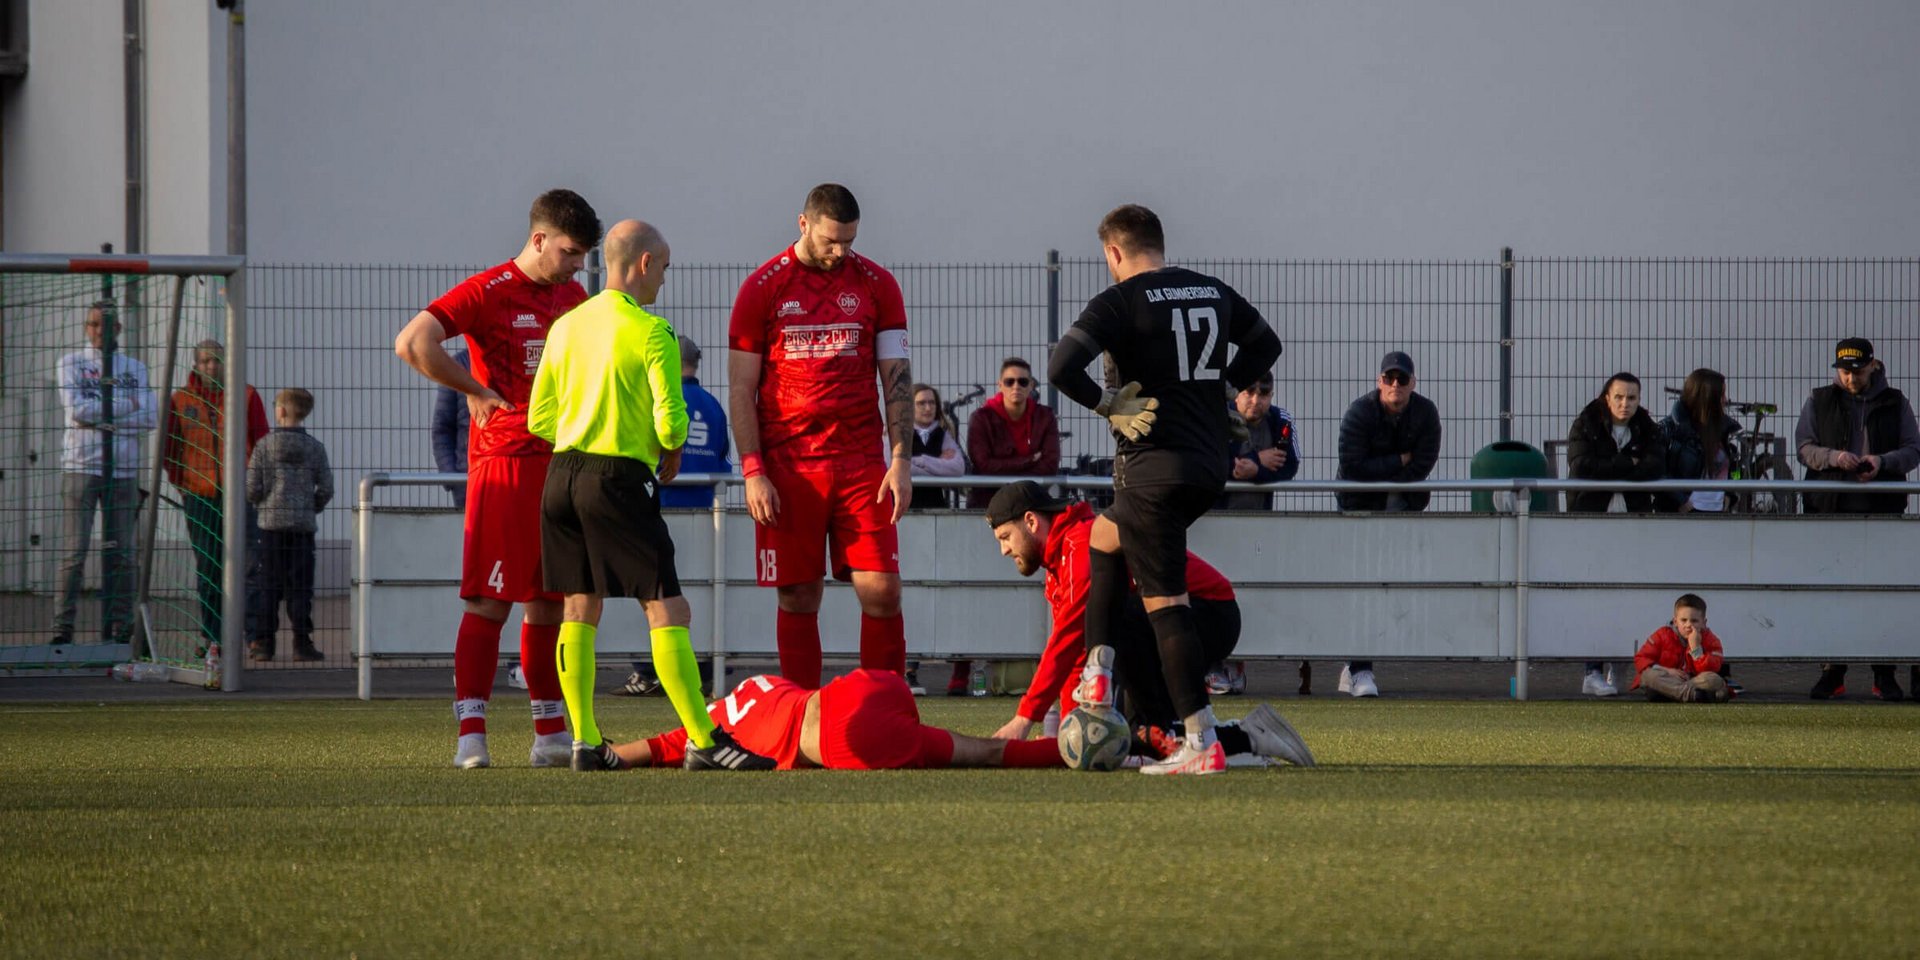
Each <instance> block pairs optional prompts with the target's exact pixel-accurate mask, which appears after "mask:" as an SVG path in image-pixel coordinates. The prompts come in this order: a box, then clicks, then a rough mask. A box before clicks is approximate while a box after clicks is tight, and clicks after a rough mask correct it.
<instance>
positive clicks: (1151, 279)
mask: <svg viewBox="0 0 1920 960" xmlns="http://www.w3.org/2000/svg"><path fill="white" fill-rule="evenodd" d="M1229 343H1232V344H1234V345H1235V346H1237V347H1239V350H1238V351H1236V353H1235V355H1234V357H1233V358H1232V361H1231V362H1229V360H1228V356H1227V352H1228V351H1227V344H1229ZM1060 348H1062V349H1059V350H1057V351H1056V354H1055V360H1056V363H1055V366H1056V367H1058V366H1061V364H1060V362H1059V361H1060V360H1061V359H1062V357H1063V355H1065V356H1066V357H1067V358H1068V362H1067V364H1066V366H1068V367H1070V366H1071V360H1072V359H1088V358H1090V356H1091V355H1098V354H1099V353H1101V352H1105V353H1106V354H1108V356H1109V357H1110V359H1111V362H1112V364H1113V367H1114V372H1115V375H1116V376H1117V378H1118V382H1117V383H1115V384H1114V386H1118V385H1120V384H1124V383H1128V382H1134V381H1137V382H1138V383H1139V384H1140V387H1141V394H1142V395H1143V396H1148V397H1153V398H1155V399H1157V400H1159V401H1160V407H1159V411H1158V416H1157V418H1156V419H1155V421H1154V424H1153V430H1152V432H1150V433H1149V434H1148V435H1147V436H1146V437H1144V438H1142V439H1141V440H1138V441H1132V440H1127V439H1125V438H1124V437H1122V438H1119V445H1120V446H1119V462H1118V463H1117V464H1116V465H1115V466H1116V469H1115V478H1116V482H1118V483H1121V484H1122V485H1124V486H1129V487H1132V486H1152V485H1159V484H1170V483H1199V484H1213V485H1218V484H1223V483H1225V482H1226V479H1227V472H1228V458H1227V444H1228V434H1227V417H1228V414H1229V407H1230V404H1229V400H1228V398H1229V389H1228V384H1231V385H1232V386H1234V387H1244V386H1246V385H1247V384H1250V383H1252V382H1254V381H1255V380H1256V379H1257V378H1258V377H1259V376H1260V374H1261V373H1263V372H1266V371H1268V370H1271V369H1272V368H1273V363H1274V361H1275V360H1277V359H1279V356H1280V349H1281V347H1280V340H1279V338H1278V337H1277V336H1275V335H1274V333H1273V331H1272V329H1271V328H1269V327H1268V326H1267V322H1266V321H1265V320H1264V319H1262V318H1261V316H1260V312H1259V311H1258V310H1255V309H1254V308H1253V305H1252V304H1250V303H1248V302H1247V301H1246V298H1244V297H1242V296H1240V294H1239V293H1237V292H1235V291H1234V289H1233V288H1232V287H1229V286H1227V285H1226V284H1225V283H1222V282H1221V281H1220V280H1218V279H1217V278H1214V277H1209V276H1207V275H1206V274H1203V273H1196V272H1194V271H1192V270H1188V269H1186V268H1184V267H1163V268H1161V269H1158V270H1150V271H1148V272H1146V273H1142V274H1137V275H1135V276H1133V277H1130V278H1128V279H1127V280H1126V281H1124V282H1122V283H1116V284H1114V285H1113V286H1111V287H1108V288H1107V289H1106V290H1105V291H1103V292H1102V293H1101V294H1100V295H1099V296H1096V297H1094V298H1093V299H1092V300H1091V301H1089V302H1088V304H1087V308H1086V310H1084V311H1082V312H1081V314H1080V319H1079V320H1078V321H1077V322H1075V323H1074V325H1073V329H1072V330H1070V331H1068V333H1067V335H1066V337H1065V338H1063V339H1062V341H1061V343H1060ZM1063 372H1064V370H1061V369H1056V370H1053V371H1050V373H1051V376H1052V377H1053V380H1054V385H1055V386H1056V387H1060V388H1062V389H1063V390H1065V389H1067V385H1066V384H1064V383H1063V382H1062V381H1063V377H1062V373H1063ZM1080 374H1081V378H1082V379H1084V378H1085V373H1084V363H1083V364H1082V367H1081V370H1080ZM1089 383H1090V381H1089ZM1074 386H1081V385H1080V384H1078V383H1075V384H1074ZM1068 395H1069V396H1071V397H1073V399H1075V400H1076V401H1080V402H1081V403H1082V404H1083V405H1085V406H1092V405H1093V403H1097V402H1098V399H1099V398H1098V395H1097V394H1092V395H1091V400H1092V401H1093V402H1088V400H1089V396H1088V395H1086V390H1085V388H1084V387H1081V389H1079V390H1076V391H1073V392H1069V393H1068Z"/></svg>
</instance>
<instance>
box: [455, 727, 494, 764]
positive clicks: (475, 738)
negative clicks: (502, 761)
mask: <svg viewBox="0 0 1920 960" xmlns="http://www.w3.org/2000/svg"><path fill="white" fill-rule="evenodd" d="M453 765H454V766H456V767H459V768H460V769H462V770H478V769H480V768H481V767H490V766H493V758H492V757H490V756H488V755H487V735H486V734H484V733H463V734H461V735H460V746H459V747H458V748H456V749H455V750H454V751H453Z"/></svg>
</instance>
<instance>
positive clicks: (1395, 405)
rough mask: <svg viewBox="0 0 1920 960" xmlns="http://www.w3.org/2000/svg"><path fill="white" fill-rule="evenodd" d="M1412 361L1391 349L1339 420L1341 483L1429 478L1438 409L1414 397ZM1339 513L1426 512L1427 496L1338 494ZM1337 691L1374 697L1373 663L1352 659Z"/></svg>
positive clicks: (1436, 449) (1436, 448) (1436, 453)
mask: <svg viewBox="0 0 1920 960" xmlns="http://www.w3.org/2000/svg"><path fill="white" fill-rule="evenodd" d="M1414 383H1415V381H1414V376H1413V358H1412V357H1410V356H1407V354H1406V353H1405V352H1404V351H1400V350H1394V351H1391V352H1389V353H1388V354H1387V355H1386V356H1384V357H1381V358H1380V376H1379V379H1378V380H1377V381H1376V385H1375V387H1374V389H1372V390H1369V391H1367V393H1366V394H1365V395H1363V396H1361V397H1360V399H1358V400H1355V401H1353V405H1352V406H1349V407H1348V408H1347V414H1346V416H1344V417H1341V418H1340V469H1339V471H1338V472H1337V473H1336V474H1335V476H1336V477H1338V478H1339V479H1341V480H1357V481H1366V482H1372V483H1414V482H1418V481H1421V480H1425V479H1426V478H1427V474H1429V473H1431V472H1433V465H1434V464H1435V463H1438V462H1439V460H1440V408H1438V407H1436V406H1434V405H1433V401H1432V400H1428V399H1427V398H1426V397H1423V396H1421V395H1419V394H1418V393H1415V392H1414V390H1413V387H1414ZM1337 499H1338V500H1339V502H1340V509H1342V510H1377V511H1382V512H1388V513H1396V512H1400V511H1404V510H1425V509H1426V508H1427V502H1428V501H1429V500H1431V499H1432V495H1431V494H1425V493H1342V494H1339V495H1338V497H1337ZM1339 689H1340V692H1342V693H1351V694H1353V695H1354V696H1356V697H1377V696H1379V695H1380V688H1379V686H1378V685H1376V684H1375V683H1374V679H1373V663H1372V661H1368V660H1355V661H1353V662H1352V663H1349V664H1347V666H1346V668H1345V669H1343V670H1341V671H1340V688H1339Z"/></svg>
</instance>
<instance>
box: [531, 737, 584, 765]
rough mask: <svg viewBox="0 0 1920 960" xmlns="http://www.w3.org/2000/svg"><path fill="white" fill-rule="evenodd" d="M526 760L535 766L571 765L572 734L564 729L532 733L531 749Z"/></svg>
mask: <svg viewBox="0 0 1920 960" xmlns="http://www.w3.org/2000/svg"><path fill="white" fill-rule="evenodd" d="M527 762H528V763H529V764H531V765H533V766H536V767H569V766H572V765H573V734H571V733H568V732H566V731H565V730H562V731H560V732H559V733H536V734H534V736H533V751H532V752H531V753H529V754H528V755H527Z"/></svg>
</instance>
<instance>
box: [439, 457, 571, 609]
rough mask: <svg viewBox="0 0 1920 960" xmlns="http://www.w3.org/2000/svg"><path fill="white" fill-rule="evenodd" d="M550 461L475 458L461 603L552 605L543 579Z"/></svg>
mask: <svg viewBox="0 0 1920 960" xmlns="http://www.w3.org/2000/svg"><path fill="white" fill-rule="evenodd" d="M551 459H552V458H551V457H546V456H536V457H475V458H474V459H473V461H472V462H471V463H470V464H468V466H467V536H466V542H465V543H464V545H463V546H462V547H461V553H460V598H461V599H462V600H483V599H484V600H505V601H507V602H508V603H525V602H527V601H529V600H553V601H555V602H558V601H559V600H560V595H559V594H557V593H548V592H547V591H546V590H544V589H542V584H541V578H540V493H541V491H542V490H544V489H545V488H546V485H547V462H548V461H549V460H551Z"/></svg>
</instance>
